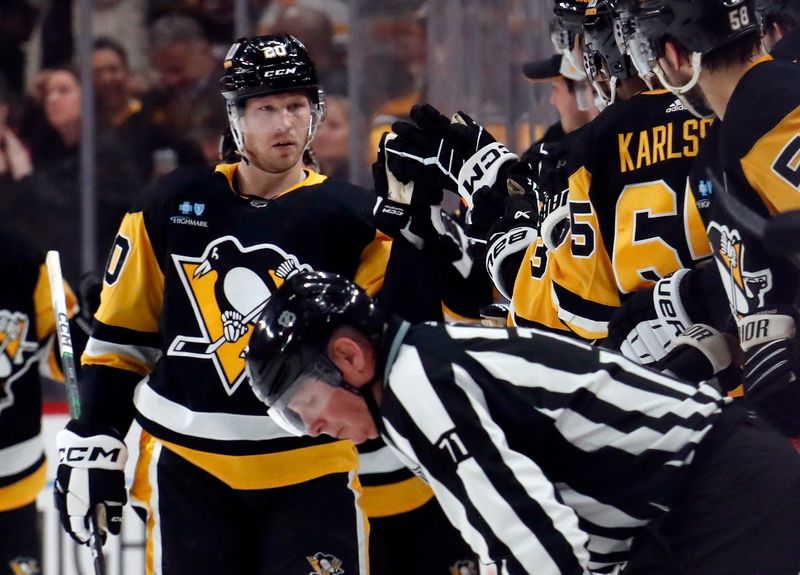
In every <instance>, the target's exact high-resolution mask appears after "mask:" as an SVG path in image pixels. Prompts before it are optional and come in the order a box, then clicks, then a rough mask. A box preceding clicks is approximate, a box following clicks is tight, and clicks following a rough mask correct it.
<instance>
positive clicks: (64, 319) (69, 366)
mask: <svg viewBox="0 0 800 575" xmlns="http://www.w3.org/2000/svg"><path fill="white" fill-rule="evenodd" d="M45 262H46V264H47V277H48V278H49V280H50V295H51V297H52V301H53V312H54V313H55V316H56V332H57V336H58V350H59V354H60V355H61V366H62V370H63V372H64V384H65V385H66V386H67V402H68V403H69V415H70V417H71V418H72V419H78V418H79V417H80V416H81V403H80V396H79V395H78V372H77V371H76V369H75V357H74V355H73V351H72V336H71V335H70V332H69V315H67V297H66V295H65V294H64V278H63V277H62V275H61V260H60V258H59V256H58V252H57V251H55V250H51V251H49V252H47V259H46V260H45ZM89 524H90V525H89V528H90V531H91V535H90V537H89V546H90V547H91V549H92V559H93V563H94V572H95V575H105V573H106V557H105V555H103V540H102V538H101V537H100V524H99V522H98V520H97V511H96V510H93V511H92V513H91V514H90V515H89Z"/></svg>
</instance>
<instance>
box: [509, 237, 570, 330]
mask: <svg viewBox="0 0 800 575" xmlns="http://www.w3.org/2000/svg"><path fill="white" fill-rule="evenodd" d="M548 261H549V254H548V252H547V248H546V247H545V245H544V241H543V240H542V238H536V241H535V242H533V243H532V244H531V245H529V246H528V249H527V250H526V251H525V256H524V257H523V258H522V264H521V265H520V268H519V271H518V272H517V278H516V280H514V290H513V291H512V293H511V313H509V314H508V325H509V326H515V325H516V323H515V321H514V316H518V317H520V318H522V319H526V320H528V321H532V322H536V323H538V324H541V325H544V326H547V327H549V328H551V329H557V330H562V331H568V330H567V329H566V328H565V327H564V324H563V323H562V322H561V320H560V319H559V318H558V310H557V309H556V305H555V303H554V302H553V296H552V283H553V278H552V276H551V275H550V266H549V265H548Z"/></svg>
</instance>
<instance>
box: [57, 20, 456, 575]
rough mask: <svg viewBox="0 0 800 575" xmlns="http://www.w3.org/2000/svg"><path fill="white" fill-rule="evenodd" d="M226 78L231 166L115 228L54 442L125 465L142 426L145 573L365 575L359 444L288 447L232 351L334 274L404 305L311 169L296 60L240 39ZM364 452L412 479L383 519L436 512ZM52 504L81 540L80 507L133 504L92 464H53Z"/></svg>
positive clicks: (186, 179) (376, 246) (312, 85)
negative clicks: (123, 456) (291, 290)
mask: <svg viewBox="0 0 800 575" xmlns="http://www.w3.org/2000/svg"><path fill="white" fill-rule="evenodd" d="M224 66H225V68H224V70H225V71H224V74H223V77H222V80H221V91H222V95H223V96H224V97H225V99H226V102H227V110H228V118H229V123H230V128H231V134H232V139H233V142H234V145H235V147H236V150H237V153H238V155H239V157H240V158H241V161H239V162H236V163H233V164H220V165H218V166H217V167H216V168H215V169H213V170H211V169H201V168H198V169H184V170H177V171H176V172H174V173H173V174H171V175H170V176H168V177H166V178H165V179H163V180H160V181H157V182H156V183H155V184H154V185H153V186H152V187H151V189H150V190H149V191H148V192H147V193H146V194H145V196H146V197H145V199H144V201H143V202H142V204H141V206H139V208H138V209H136V210H134V211H132V212H131V213H129V214H127V216H126V217H125V219H124V221H123V223H122V225H121V227H120V230H119V233H118V235H117V238H116V240H115V243H114V246H113V250H112V253H111V257H110V259H109V262H108V266H107V269H106V273H105V277H104V282H103V291H102V295H101V304H100V308H99V309H98V311H97V313H96V315H95V320H96V327H95V330H94V332H93V337H92V339H91V340H90V342H89V344H88V346H87V350H86V353H85V354H84V356H83V358H82V362H83V365H84V373H85V377H84V379H83V381H82V382H81V399H82V402H83V410H82V416H81V419H80V420H79V421H72V422H70V423H69V425H68V427H67V429H65V430H64V431H63V432H61V433H60V434H59V438H58V441H59V444H60V446H61V447H63V448H69V447H74V446H79V447H96V446H101V447H102V448H103V449H105V450H109V449H116V450H119V451H120V452H123V453H124V451H125V446H124V444H123V443H122V438H123V437H124V435H125V433H126V431H127V429H128V427H129V426H130V423H131V420H132V418H133V417H136V419H137V421H138V422H139V423H140V424H141V426H142V428H143V430H144V431H143V434H142V437H141V439H140V448H141V450H140V453H141V457H140V458H139V460H138V462H137V467H136V475H135V477H134V485H133V488H132V490H131V498H132V500H133V501H134V503H135V504H137V506H139V507H140V508H142V509H144V510H145V512H146V519H147V539H148V550H150V552H148V554H147V570H148V573H161V572H168V573H192V574H194V573H212V572H213V573H229V572H234V571H240V572H246V573H289V572H298V573H305V572H309V571H311V570H316V569H317V567H318V566H319V565H320V564H321V563H320V558H321V557H324V558H326V560H327V561H329V562H330V563H331V564H336V565H338V568H337V569H339V570H340V572H345V573H366V572H367V570H368V568H369V565H368V553H367V541H366V537H367V531H368V530H367V521H366V517H365V515H364V511H363V510H362V509H360V508H359V505H358V504H359V503H363V502H364V500H365V499H366V498H367V497H366V494H365V490H362V486H361V484H360V482H359V478H358V476H357V475H356V468H357V464H358V459H357V453H356V450H355V448H354V446H353V445H352V444H351V443H349V442H342V441H329V440H320V439H311V440H310V439H308V438H294V437H290V436H288V435H287V434H286V433H285V432H284V431H283V430H281V429H280V428H279V427H278V426H276V425H275V424H274V422H272V420H271V419H270V418H269V417H268V416H267V415H266V414H265V412H264V409H263V406H262V405H261V404H260V403H259V402H258V401H257V400H256V399H255V397H253V395H252V392H251V391H250V389H249V386H248V385H247V384H246V383H245V380H246V375H245V372H244V358H243V355H242V353H243V350H244V348H245V346H246V345H247V342H248V339H249V337H250V334H251V332H252V329H253V325H254V322H255V319H256V317H257V315H258V314H259V313H260V312H261V310H262V309H263V306H264V305H265V303H266V301H268V299H269V298H270V297H271V295H272V294H273V293H274V292H275V290H276V289H277V288H278V287H279V286H280V285H282V284H283V282H285V281H286V280H287V279H288V278H289V277H291V276H292V275H294V274H297V273H298V272H301V271H307V270H312V269H324V270H331V271H335V272H337V273H341V274H343V275H345V276H347V277H350V278H353V279H354V281H356V282H357V283H358V284H359V285H361V286H363V287H364V288H365V289H367V290H368V291H369V292H370V293H371V294H375V293H377V292H379V291H380V292H381V295H382V297H383V296H387V297H388V296H391V295H392V293H393V294H394V296H396V295H397V291H398V289H397V288H396V287H391V286H389V285H387V282H388V280H386V277H387V275H388V274H387V273H386V270H387V261H388V259H389V254H390V250H391V240H390V238H388V237H387V236H385V235H383V234H381V233H379V232H378V231H377V230H376V228H375V225H374V220H373V215H372V208H373V205H374V203H375V197H374V195H372V194H371V193H369V192H367V191H366V190H363V189H361V188H358V187H356V186H351V185H349V184H346V183H344V182H340V181H339V182H337V181H332V180H328V179H327V178H326V177H325V176H323V175H320V174H318V173H316V172H314V171H313V170H311V169H308V168H304V166H303V162H302V155H303V152H304V150H305V149H306V147H307V146H308V144H309V142H310V141H311V139H312V138H313V135H314V132H315V130H316V127H317V125H318V123H319V122H320V121H321V120H322V118H323V116H324V98H323V93H322V90H321V88H320V87H319V85H318V82H317V77H316V73H315V70H314V66H313V63H312V62H311V60H310V59H309V57H308V54H307V52H306V50H305V48H304V47H303V45H302V44H301V43H300V42H298V41H297V40H296V39H295V38H293V37H291V36H264V37H256V38H252V39H242V40H240V41H237V42H236V43H234V45H233V46H232V47H231V49H230V50H229V52H228V54H227V57H226V59H225V64H224ZM395 277H398V276H397V275H395ZM386 292H392V293H389V294H387V293H386ZM394 296H393V297H394ZM399 299H400V298H398V297H395V300H399ZM392 309H394V308H392ZM387 451H388V450H387ZM371 455H375V457H371V458H367V459H368V462H371V461H373V460H374V465H375V466H376V467H375V468H374V469H373V472H374V471H376V470H381V471H387V472H394V475H392V474H391V473H387V475H392V479H394V480H399V479H403V480H404V481H402V482H401V484H400V485H385V486H381V487H382V488H383V489H379V490H378V491H379V497H378V499H380V494H386V493H388V494H389V495H390V496H391V497H389V499H390V501H389V504H390V506H391V507H390V510H389V513H399V512H402V511H407V510H409V509H415V508H420V507H422V506H426V505H427V507H426V508H430V507H431V504H433V505H435V503H432V501H433V499H432V497H433V496H432V493H431V492H430V489H429V488H428V487H426V486H425V485H424V484H422V483H421V482H420V481H419V480H418V479H417V478H415V477H412V476H410V474H408V472H407V471H406V470H405V469H402V466H401V465H400V464H399V463H397V464H396V465H395V462H393V461H392V458H391V454H390V453H389V454H388V455H389V457H381V456H380V455H381V454H380V453H375V454H371ZM362 463H363V464H364V466H365V467H366V466H367V465H366V463H364V462H362ZM56 491H57V494H56V497H57V498H58V499H59V500H60V501H61V502H62V508H63V509H64V513H63V515H62V522H63V523H64V525H65V527H66V528H67V530H68V531H69V532H70V533H71V534H72V535H73V536H74V537H75V538H76V539H78V540H79V541H85V539H86V525H85V514H84V513H83V512H82V510H81V508H80V507H79V506H75V505H74V504H73V502H74V501H75V500H76V499H77V498H82V499H83V500H85V501H88V503H89V506H94V505H96V504H100V505H102V504H104V503H106V504H108V503H109V502H120V501H124V497H125V489H124V481H123V476H122V471H121V468H119V466H117V467H112V466H105V467H102V466H100V465H98V464H95V463H93V462H92V461H82V462H65V463H64V464H62V465H61V466H60V468H59V480H58V483H57V487H56ZM379 503H382V501H379ZM321 512H322V513H323V515H322V516H321V515H320V513H321ZM439 514H441V512H439ZM435 515H436V514H435V513H430V514H428V515H426V519H427V520H428V521H429V523H430V525H436V523H435ZM444 524H445V525H446V522H445V523H444ZM118 528H119V526H118V523H117V524H116V525H114V526H113V529H110V530H111V531H112V532H118ZM420 531H421V532H422V531H424V529H422V528H420ZM460 558H462V557H461V556H457V557H456V558H455V559H460ZM424 568H425V567H420V568H419V569H418V571H419V572H424ZM372 572H373V573H381V570H380V569H374V570H373V571H372Z"/></svg>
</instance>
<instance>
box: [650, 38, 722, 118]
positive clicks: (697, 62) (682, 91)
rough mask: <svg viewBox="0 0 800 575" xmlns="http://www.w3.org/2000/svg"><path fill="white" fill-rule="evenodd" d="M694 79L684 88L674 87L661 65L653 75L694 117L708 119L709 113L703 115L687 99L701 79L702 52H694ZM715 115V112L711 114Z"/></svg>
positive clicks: (692, 60)
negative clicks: (687, 95)
mask: <svg viewBox="0 0 800 575" xmlns="http://www.w3.org/2000/svg"><path fill="white" fill-rule="evenodd" d="M691 62H692V77H691V78H689V81H688V82H686V83H685V84H684V85H683V86H674V85H672V84H671V83H670V82H669V80H667V76H666V74H664V71H663V70H662V69H661V66H660V65H655V66H653V73H654V74H655V75H656V76H657V77H658V80H659V82H661V85H662V86H663V87H664V88H666V89H667V90H669V91H670V92H672V93H673V94H674V95H675V96H677V97H678V99H679V100H680V101H681V104H683V107H684V108H686V109H687V110H689V112H691V113H692V114H693V115H694V116H696V117H698V118H708V117H710V115H709V114H708V113H703V111H702V110H699V109H698V108H697V107H696V106H695V105H694V104H692V103H691V102H690V101H689V98H687V97H686V94H688V93H689V91H690V90H691V89H692V88H694V87H695V86H696V85H697V81H698V80H699V79H700V71H701V69H702V66H703V54H701V53H700V52H692V58H691ZM711 115H713V112H712V113H711Z"/></svg>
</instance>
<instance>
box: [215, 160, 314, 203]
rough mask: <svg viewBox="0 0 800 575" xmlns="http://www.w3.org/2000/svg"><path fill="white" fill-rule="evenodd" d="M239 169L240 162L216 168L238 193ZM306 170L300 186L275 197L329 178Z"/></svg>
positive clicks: (292, 187)
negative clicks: (235, 176)
mask: <svg viewBox="0 0 800 575" xmlns="http://www.w3.org/2000/svg"><path fill="white" fill-rule="evenodd" d="M238 168H239V162H237V163H235V164H217V166H216V168H214V171H215V172H219V173H220V174H222V175H224V176H225V178H226V179H227V180H228V185H229V186H230V188H231V190H233V191H236V188H235V186H234V185H233V176H234V174H236V170H237V169H238ZM304 170H305V172H306V177H305V179H304V180H303V181H302V182H300V183H299V184H295V185H294V186H291V187H290V188H286V189H285V190H283V191H282V192H281V193H280V194H277V195H275V196H274V197H275V198H278V197H280V196H283V195H285V194H288V193H289V192H291V191H293V190H296V189H298V188H304V187H306V186H315V185H317V184H321V183H322V182H324V181H325V180H327V179H328V176H323V175H322V174H318V173H317V172H315V171H314V170H309V169H308V168H304Z"/></svg>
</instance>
